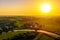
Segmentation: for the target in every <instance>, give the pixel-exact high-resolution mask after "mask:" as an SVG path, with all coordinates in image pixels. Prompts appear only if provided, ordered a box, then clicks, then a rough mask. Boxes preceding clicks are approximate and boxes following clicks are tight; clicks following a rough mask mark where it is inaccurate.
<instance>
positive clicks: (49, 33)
mask: <svg viewBox="0 0 60 40" xmlns="http://www.w3.org/2000/svg"><path fill="white" fill-rule="evenodd" d="M17 31H33V32H35V30H31V29H24V30H14V32H17ZM37 32H40V33H44V34H47V35H49V36H51V37H54V38H60V35H58V34H55V33H52V32H48V31H44V30H37Z"/></svg>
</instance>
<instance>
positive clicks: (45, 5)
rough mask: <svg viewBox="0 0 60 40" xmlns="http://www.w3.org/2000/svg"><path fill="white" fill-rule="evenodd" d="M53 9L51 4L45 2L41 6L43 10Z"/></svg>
mask: <svg viewBox="0 0 60 40" xmlns="http://www.w3.org/2000/svg"><path fill="white" fill-rule="evenodd" d="M50 10H51V6H50V5H49V4H43V5H42V6H41V11H42V12H49V11H50Z"/></svg>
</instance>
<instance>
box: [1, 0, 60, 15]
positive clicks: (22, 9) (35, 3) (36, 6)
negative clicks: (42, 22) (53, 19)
mask: <svg viewBox="0 0 60 40" xmlns="http://www.w3.org/2000/svg"><path fill="white" fill-rule="evenodd" d="M44 3H48V4H50V5H51V7H52V9H51V11H50V12H49V15H60V1H59V0H0V15H27V16H29V15H31V16H33V15H42V14H43V12H41V11H40V7H41V5H42V4H44Z"/></svg>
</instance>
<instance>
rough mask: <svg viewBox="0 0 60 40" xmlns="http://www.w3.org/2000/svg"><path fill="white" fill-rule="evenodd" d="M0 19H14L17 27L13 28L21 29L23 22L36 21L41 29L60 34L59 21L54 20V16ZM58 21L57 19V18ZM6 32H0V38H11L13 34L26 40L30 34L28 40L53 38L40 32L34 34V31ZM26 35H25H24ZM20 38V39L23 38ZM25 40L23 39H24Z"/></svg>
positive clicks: (1, 39)
mask: <svg viewBox="0 0 60 40" xmlns="http://www.w3.org/2000/svg"><path fill="white" fill-rule="evenodd" d="M1 19H3V20H4V19H9V20H13V21H16V23H14V24H15V25H16V26H17V27H16V28H15V29H17V30H18V29H23V27H22V26H23V24H25V23H30V22H34V23H35V22H37V23H38V24H39V25H42V27H41V29H43V30H47V31H50V32H53V33H56V34H59V35H60V25H59V22H56V17H53V18H52V17H51V18H35V17H2V18H0V20H1ZM57 21H58V19H57ZM7 23H9V22H7ZM29 33H30V32H28V33H27V32H8V33H3V34H0V40H3V39H8V40H9V39H11V38H13V37H15V36H17V37H20V36H21V37H23V38H24V37H25V38H26V40H29V39H27V37H30V36H33V37H32V38H31V39H30V40H36V39H37V38H38V39H37V40H54V38H52V37H49V36H47V35H44V34H41V33H37V35H36V34H35V32H31V33H30V34H29ZM25 34H26V35H27V36H26V35H25ZM18 35H20V36H18ZM23 38H22V39H20V40H23ZM24 40H25V39H24Z"/></svg>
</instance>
